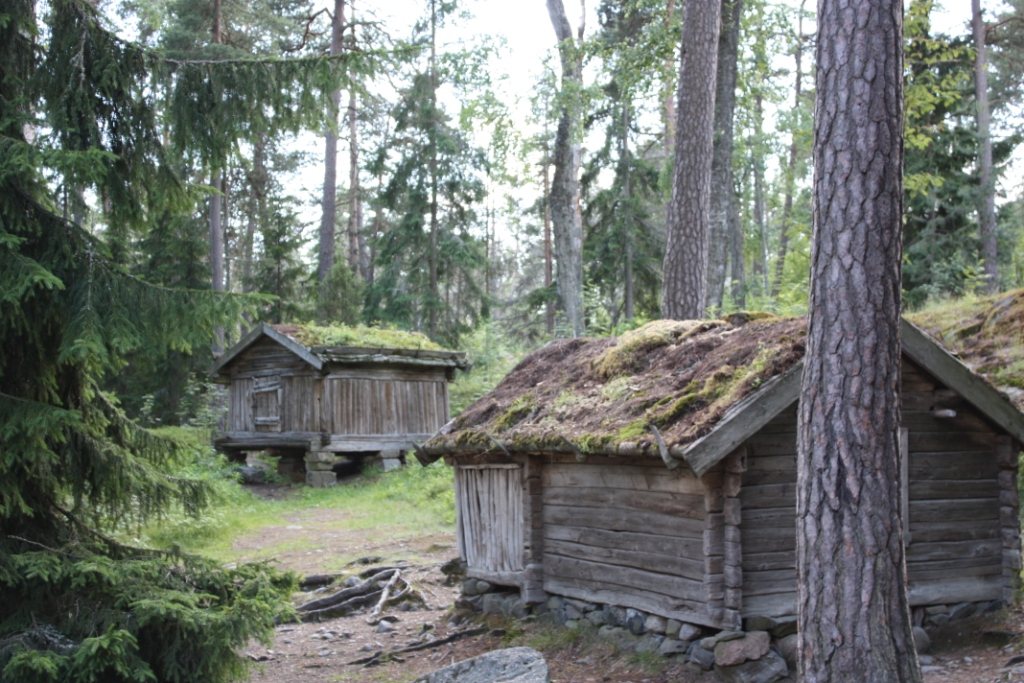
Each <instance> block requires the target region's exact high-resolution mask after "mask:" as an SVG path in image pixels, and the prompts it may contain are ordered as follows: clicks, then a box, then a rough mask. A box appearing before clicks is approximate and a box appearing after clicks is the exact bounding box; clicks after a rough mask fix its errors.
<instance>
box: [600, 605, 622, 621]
mask: <svg viewBox="0 0 1024 683" xmlns="http://www.w3.org/2000/svg"><path fill="white" fill-rule="evenodd" d="M604 621H605V623H606V624H610V625H612V626H624V625H625V624H626V608H625V607H616V606H615V605H605V606H604Z"/></svg>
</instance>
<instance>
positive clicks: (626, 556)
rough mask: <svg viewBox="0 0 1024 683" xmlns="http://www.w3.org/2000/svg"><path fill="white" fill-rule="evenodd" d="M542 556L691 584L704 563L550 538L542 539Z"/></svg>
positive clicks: (695, 557)
mask: <svg viewBox="0 0 1024 683" xmlns="http://www.w3.org/2000/svg"><path fill="white" fill-rule="evenodd" d="M544 553H545V557H546V556H547V555H548V554H553V555H559V556H561V557H566V558H572V559H577V560H586V561H588V562H600V563H605V564H607V565H608V566H618V567H634V568H636V569H644V570H647V571H652V572H658V573H659V574H668V575H670V576H682V577H684V578H687V579H692V580H694V581H703V580H704V560H703V558H701V556H700V555H693V556H692V557H690V558H687V557H682V556H680V555H674V556H673V555H661V554H657V555H656V554H652V553H645V552H637V551H635V550H625V549H622V548H606V547H598V546H592V545H582V544H579V543H570V542H568V541H556V540H553V539H550V538H549V539H545V543H544ZM545 562H546V560H545Z"/></svg>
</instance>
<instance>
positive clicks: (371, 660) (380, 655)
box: [349, 627, 488, 666]
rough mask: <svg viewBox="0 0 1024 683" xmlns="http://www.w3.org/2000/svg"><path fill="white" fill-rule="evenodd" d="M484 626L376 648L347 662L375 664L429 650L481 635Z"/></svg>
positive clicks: (485, 630) (366, 664)
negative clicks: (398, 646)
mask: <svg viewBox="0 0 1024 683" xmlns="http://www.w3.org/2000/svg"><path fill="white" fill-rule="evenodd" d="M487 630H488V629H487V628H486V627H481V628H471V629H467V630H465V631H456V632H455V633H452V634H450V635H448V636H445V637H444V638H437V639H436V640H428V641H427V642H425V643H419V644H417V645H410V646H409V647H403V648H401V649H399V650H391V651H390V652H385V651H384V650H378V651H377V652H374V653H373V654H372V655H370V656H369V657H363V658H362V659H356V660H355V661H351V662H349V664H350V665H352V664H362V665H363V666H375V665H376V664H382V663H383V662H384V661H385V660H386V659H387V658H389V657H394V656H395V655H401V654H405V653H406V652H418V651H419V650H429V649H431V648H434V647H440V646H441V645H447V644H448V643H454V642H455V641H456V640H462V639H463V638H471V637H473V636H481V635H483V634H485V633H487Z"/></svg>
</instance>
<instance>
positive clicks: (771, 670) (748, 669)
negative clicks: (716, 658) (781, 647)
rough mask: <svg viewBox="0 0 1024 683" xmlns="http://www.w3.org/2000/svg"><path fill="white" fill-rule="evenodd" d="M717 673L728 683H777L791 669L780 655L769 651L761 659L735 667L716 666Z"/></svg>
mask: <svg viewBox="0 0 1024 683" xmlns="http://www.w3.org/2000/svg"><path fill="white" fill-rule="evenodd" d="M762 633H764V632H763V631H762ZM765 635H768V634H767V633H765ZM715 672H716V673H717V674H718V675H719V676H720V677H721V678H722V680H723V681H725V682H726V683H775V681H778V680H780V679H783V678H785V677H786V676H787V675H789V668H788V667H787V666H786V662H785V660H784V659H782V657H780V656H779V654H778V653H776V652H775V651H773V650H768V651H767V652H766V653H765V654H764V656H762V657H761V658H760V659H754V660H750V661H746V662H743V663H742V664H737V665H735V666H722V665H720V664H716V665H715Z"/></svg>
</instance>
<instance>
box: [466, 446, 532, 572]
mask: <svg viewBox="0 0 1024 683" xmlns="http://www.w3.org/2000/svg"><path fill="white" fill-rule="evenodd" d="M522 473H523V468H522V465H517V464H507V465H505V464H501V465H498V464H495V465H462V466H459V467H457V468H456V470H455V502H456V510H457V513H458V514H457V520H456V524H457V527H458V529H457V538H458V544H459V554H460V555H461V556H462V558H463V559H464V560H465V561H466V565H467V566H468V567H469V568H470V569H473V570H477V571H478V572H486V573H493V574H495V575H501V574H507V573H509V572H519V571H522V570H523V568H524V563H523V556H524V553H525V547H524V540H525V539H524V536H523V483H522V482H523V474H522Z"/></svg>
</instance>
